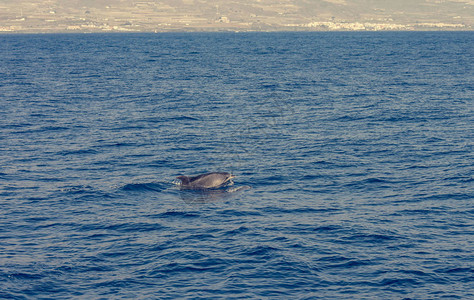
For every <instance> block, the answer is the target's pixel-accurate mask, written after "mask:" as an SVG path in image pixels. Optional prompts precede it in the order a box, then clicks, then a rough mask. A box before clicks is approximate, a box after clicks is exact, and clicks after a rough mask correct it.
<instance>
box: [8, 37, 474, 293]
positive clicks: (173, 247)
mask: <svg viewBox="0 0 474 300" xmlns="http://www.w3.org/2000/svg"><path fill="white" fill-rule="evenodd" d="M473 49H474V35H473V33H472V32H444V33H443V32H385V33H374V32H372V33H354V32H352V33H344V32H339V33H334V32H332V33H202V34H201V33H192V34H190V33H169V34H89V35H79V34H75V35H59V34H58V35H0V107H1V109H0V298H1V299H46V298H48V299H70V298H81V299H109V298H110V299H118V298H137V299H150V298H151V299H176V298H192V299H243V298H245V299H247V298H250V299H252V298H253V299H288V298H290V299H354V298H357V299H469V298H473V297H474V292H473V291H474V263H473V262H474V254H473V253H474V252H473V250H474V238H473V236H474V235H473V233H474V232H473V225H474V202H473V198H474V184H473V169H474V168H473V165H474V154H473V153H474V151H473V141H474V115H473V107H474V106H473V90H474V73H473V61H474V51H473ZM211 171H226V172H232V173H233V174H235V175H236V178H235V180H234V182H235V184H234V185H233V186H232V187H230V188H221V189H216V190H209V191H192V190H180V189H179V188H178V187H177V186H176V185H174V184H173V180H174V179H175V177H176V176H179V175H182V174H186V175H195V174H200V173H204V172H211Z"/></svg>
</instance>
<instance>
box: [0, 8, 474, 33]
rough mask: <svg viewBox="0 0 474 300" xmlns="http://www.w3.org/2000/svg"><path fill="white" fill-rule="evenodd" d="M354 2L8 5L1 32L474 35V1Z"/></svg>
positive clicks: (0, 10)
mask: <svg viewBox="0 0 474 300" xmlns="http://www.w3.org/2000/svg"><path fill="white" fill-rule="evenodd" d="M357 1H360V0H354V1H352V2H357ZM418 1H419V0H418ZM349 2H351V1H344V0H327V1H323V0H320V1H317V0H315V1H294V0H280V1H270V0H260V1H258V0H255V1H249V0H247V1H246V0H240V1H233V2H228V1H219V0H217V1H206V0H181V1H171V0H162V1H131V0H121V1H106V0H99V1H74V0H63V1H60V0H45V1H41V0H36V1H24V0H18V1H3V2H1V3H0V33H9V32H10V33H54V32H171V31H381V30H394V31H397V30H401V31H405V30H472V26H473V21H474V20H473V19H474V17H473V15H472V11H474V10H473V8H474V5H473V4H474V1H471V0H465V1H462V0H457V1H444V2H442V1H438V2H436V1H431V3H430V5H428V6H426V8H427V9H431V10H433V11H434V12H430V11H429V10H428V12H427V11H424V12H422V11H417V10H414V9H412V8H411V6H407V7H406V10H401V9H399V8H393V7H384V6H382V5H379V6H376V7H375V6H374V7H369V8H365V9H364V8H357V9H356V7H355V6H351V4H350V3H349ZM415 2H416V1H415ZM419 2H420V1H419ZM421 2H423V1H421ZM426 2H430V1H426ZM448 2H449V3H448ZM305 3H306V4H305ZM447 4H449V5H447ZM443 9H444V10H443ZM439 11H443V13H442V14H440V13H439ZM436 12H437V13H436Z"/></svg>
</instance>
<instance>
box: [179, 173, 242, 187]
mask: <svg viewBox="0 0 474 300" xmlns="http://www.w3.org/2000/svg"><path fill="white" fill-rule="evenodd" d="M234 177H235V176H234V175H232V174H230V173H225V172H213V173H206V174H201V175H198V176H194V177H189V176H178V177H176V179H179V180H181V187H183V188H188V189H210V188H217V187H220V186H222V185H223V184H224V183H226V182H229V183H232V178H234Z"/></svg>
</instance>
